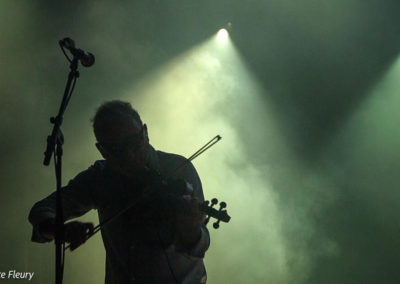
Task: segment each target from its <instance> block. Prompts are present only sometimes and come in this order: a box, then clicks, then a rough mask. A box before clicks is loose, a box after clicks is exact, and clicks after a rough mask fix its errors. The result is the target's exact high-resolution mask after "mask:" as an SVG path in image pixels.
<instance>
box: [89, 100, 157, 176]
mask: <svg viewBox="0 0 400 284" xmlns="http://www.w3.org/2000/svg"><path fill="white" fill-rule="evenodd" d="M93 130H94V134H95V136H96V139H97V143H96V147H97V149H98V150H99V151H100V153H101V154H102V156H103V157H104V159H106V160H107V163H108V164H109V165H110V167H111V168H112V169H113V170H115V171H118V172H119V173H121V174H124V175H132V174H134V172H135V171H136V170H138V169H139V168H141V167H143V166H145V165H146V164H147V162H148V159H149V150H150V145H149V138H148V134H147V126H146V124H143V123H142V120H141V119H140V116H139V114H138V112H137V111H136V110H134V109H133V108H132V106H131V104H130V103H127V102H123V101H118V100H114V101H109V102H106V103H104V104H102V105H101V106H100V107H99V108H98V109H97V111H96V114H95V116H94V118H93Z"/></svg>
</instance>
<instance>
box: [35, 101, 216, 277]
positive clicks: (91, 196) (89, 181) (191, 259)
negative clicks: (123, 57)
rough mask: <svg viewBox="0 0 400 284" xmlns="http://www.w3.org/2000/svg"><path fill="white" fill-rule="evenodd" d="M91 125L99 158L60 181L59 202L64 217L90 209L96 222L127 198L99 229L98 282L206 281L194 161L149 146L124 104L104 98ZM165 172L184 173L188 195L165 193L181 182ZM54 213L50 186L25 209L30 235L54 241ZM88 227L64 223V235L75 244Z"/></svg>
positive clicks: (135, 117)
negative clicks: (102, 257) (102, 267)
mask: <svg viewBox="0 0 400 284" xmlns="http://www.w3.org/2000/svg"><path fill="white" fill-rule="evenodd" d="M93 129H94V133H95V136H96V139H97V143H96V147H97V149H98V150H99V151H100V153H101V154H102V156H103V158H104V160H100V161H96V162H95V163H94V164H93V165H92V166H91V167H89V168H88V169H87V170H85V171H82V172H81V173H79V174H78V175H77V176H76V177H75V178H73V179H72V180H70V181H69V183H68V185H67V186H65V187H63V188H62V205H63V216H64V219H65V220H69V219H71V218H74V217H78V216H81V215H83V214H85V213H86V212H88V211H89V210H91V209H97V210H98V216H99V221H100V223H102V222H103V221H104V220H107V219H108V218H110V217H112V216H114V215H115V214H117V213H118V212H120V211H121V210H123V209H125V208H128V207H129V206H130V205H131V204H134V206H132V207H131V208H130V209H129V210H127V211H126V212H125V213H124V214H122V215H120V216H118V217H117V218H115V219H113V220H112V221H110V222H109V223H106V224H105V225H104V226H103V227H102V228H101V234H102V238H103V242H104V246H105V249H106V280H105V283H106V284H116V283H118V284H126V283H142V284H143V283H146V284H147V283H159V284H169V283H171V284H172V283H174V284H175V283H185V284H198V283H206V279H207V276H206V271H205V267H204V263H203V257H204V254H205V252H206V250H207V249H208V247H209V244H210V238H209V232H208V230H207V228H206V227H205V225H204V222H203V221H204V215H203V214H202V213H201V212H200V211H199V209H198V206H197V202H198V201H199V202H201V201H203V200H204V196H203V191H202V186H201V182H200V179H199V176H198V175H197V172H196V170H195V168H194V167H193V165H192V164H191V163H190V162H188V161H187V160H186V159H185V158H183V157H182V156H179V155H175V154H170V153H165V152H161V151H156V150H155V149H154V148H153V147H152V146H151V145H150V144H149V137H148V132H147V126H146V124H143V123H142V121H141V118H140V116H139V114H138V113H137V112H136V111H135V110H134V109H132V107H131V105H130V104H129V103H126V102H122V101H110V102H107V103H105V104H103V105H102V106H100V107H99V109H98V110H97V112H96V114H95V117H94V118H93ZM182 163H184V165H183V166H182V167H181V168H180V169H179V170H177V171H176V172H171V171H173V170H174V169H176V168H177V167H179V166H180V165H182ZM155 173H159V174H160V175H161V178H160V175H158V174H155ZM166 176H170V177H174V178H175V179H178V178H179V179H183V180H185V181H186V182H187V183H189V184H191V186H192V189H193V194H192V195H184V196H183V197H182V196H179V195H176V194H172V191H173V189H174V186H175V187H178V186H182V182H165V181H163V179H162V178H163V177H166ZM171 184H172V185H171ZM161 185H162V186H161ZM188 188H189V189H190V186H189V187H188ZM54 219H55V193H52V194H51V195H49V196H48V197H46V198H45V199H43V200H41V201H39V202H37V203H36V204H35V205H34V206H33V208H32V209H31V212H30V214H29V221H30V222H31V223H32V225H33V235H32V241H35V242H49V241H51V240H53V239H54ZM92 228H93V225H92V224H90V223H81V222H77V221H74V222H70V223H67V224H65V225H64V229H65V240H66V241H67V242H69V243H70V245H71V248H75V247H77V246H79V245H80V244H81V243H83V242H85V240H86V238H87V231H88V229H89V230H90V229H92Z"/></svg>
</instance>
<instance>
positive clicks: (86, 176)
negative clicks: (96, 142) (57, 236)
mask: <svg viewBox="0 0 400 284" xmlns="http://www.w3.org/2000/svg"><path fill="white" fill-rule="evenodd" d="M94 178H95V175H94V169H93V167H91V168H89V169H88V170H86V171H83V172H81V173H80V174H78V175H77V176H76V177H75V178H74V179H72V180H70V181H69V183H68V185H66V186H64V187H63V188H62V191H61V192H62V194H61V196H62V208H63V219H64V221H66V220H69V219H72V218H75V217H78V216H81V215H83V214H85V213H86V212H88V211H89V210H90V209H93V208H94V202H93V197H92V194H91V189H92V186H93V179H94ZM55 216H56V193H55V192H53V193H52V194H50V195H49V196H47V197H46V198H44V199H42V200H41V201H39V202H37V203H35V205H34V206H33V207H32V209H31V211H30V213H29V217H28V219H29V222H30V223H31V224H32V226H33V233H32V239H31V240H32V241H34V242H40V243H43V242H49V241H51V240H52V239H53V238H54V220H55Z"/></svg>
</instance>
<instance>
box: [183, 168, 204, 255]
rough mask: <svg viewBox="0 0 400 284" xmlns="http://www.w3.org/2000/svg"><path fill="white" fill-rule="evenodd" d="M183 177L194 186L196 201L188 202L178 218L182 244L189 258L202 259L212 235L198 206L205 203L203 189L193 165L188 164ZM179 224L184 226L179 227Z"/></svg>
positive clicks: (190, 200)
mask: <svg viewBox="0 0 400 284" xmlns="http://www.w3.org/2000/svg"><path fill="white" fill-rule="evenodd" d="M181 177H182V178H184V179H185V180H186V181H187V182H189V183H190V184H191V185H192V186H193V190H194V191H193V197H194V198H195V199H188V200H186V202H185V203H184V204H182V205H183V206H182V208H181V209H182V213H183V214H181V215H178V216H177V217H178V218H177V219H178V220H177V221H178V235H179V238H180V244H181V245H182V247H183V250H184V251H185V252H186V253H187V254H188V255H189V256H191V257H199V258H202V257H204V255H205V252H206V251H207V249H208V248H209V246H210V233H209V232H208V229H207V227H206V225H205V224H204V218H202V217H203V214H202V213H200V212H199V209H198V206H197V204H196V203H197V202H200V203H202V202H204V194H203V188H202V185H201V181H200V178H199V175H198V174H197V171H196V169H195V168H194V166H193V165H192V163H190V162H187V164H186V166H185V167H184V168H183V170H182V175H181ZM186 221H188V222H186ZM179 223H180V224H181V225H182V226H179ZM185 223H186V224H185Z"/></svg>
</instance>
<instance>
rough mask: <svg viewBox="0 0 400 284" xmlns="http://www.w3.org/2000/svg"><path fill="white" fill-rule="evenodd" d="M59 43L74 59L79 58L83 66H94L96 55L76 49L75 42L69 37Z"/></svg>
mask: <svg viewBox="0 0 400 284" xmlns="http://www.w3.org/2000/svg"><path fill="white" fill-rule="evenodd" d="M59 43H60V45H61V46H62V47H65V48H66V49H68V50H69V51H70V52H71V54H72V55H73V56H74V57H77V58H78V59H79V61H80V62H81V64H82V65H83V66H85V67H90V66H92V65H93V64H94V55H93V54H91V53H90V52H87V51H84V50H82V49H80V48H76V47H75V42H74V41H73V40H72V39H70V38H69V37H66V38H64V39H62V40H60V41H59Z"/></svg>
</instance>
